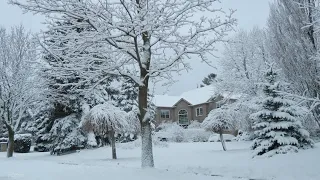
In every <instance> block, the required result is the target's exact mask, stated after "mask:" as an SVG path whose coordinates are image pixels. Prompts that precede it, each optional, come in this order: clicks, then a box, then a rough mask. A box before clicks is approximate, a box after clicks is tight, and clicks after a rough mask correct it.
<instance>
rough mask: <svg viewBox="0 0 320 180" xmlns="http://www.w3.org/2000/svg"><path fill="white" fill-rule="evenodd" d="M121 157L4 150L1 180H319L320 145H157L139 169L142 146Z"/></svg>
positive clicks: (122, 148) (107, 152)
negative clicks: (260, 154)
mask: <svg viewBox="0 0 320 180" xmlns="http://www.w3.org/2000/svg"><path fill="white" fill-rule="evenodd" d="M117 146H118V147H119V148H118V157H119V159H118V160H111V158H110V157H111V148H110V147H106V148H99V149H94V150H82V151H81V152H79V153H74V154H69V155H64V156H50V155H49V153H36V152H33V153H28V154H18V153H16V154H14V156H15V157H14V158H11V159H7V158H5V153H0V180H11V179H17V180H20V179H21V180H73V179H76V180H87V179H92V180H100V179H101V180H102V179H111V178H112V179H117V180H122V179H123V180H128V179H130V180H179V179H181V180H198V179H199V180H206V179H210V180H253V179H256V180H319V179H320V172H319V170H320V165H319V162H320V144H317V146H316V148H314V149H309V150H305V151H300V152H299V153H298V154H288V155H278V156H274V157H273V158H256V159H252V158H251V152H250V151H249V146H250V142H228V143H227V148H228V151H227V152H224V151H222V150H221V144H220V143H218V142H211V143H175V144H169V146H168V147H166V148H163V147H155V149H154V151H155V152H154V154H155V163H156V168H155V169H141V168H140V158H139V157H140V148H133V146H130V145H129V144H117Z"/></svg>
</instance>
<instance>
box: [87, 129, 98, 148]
mask: <svg viewBox="0 0 320 180" xmlns="http://www.w3.org/2000/svg"><path fill="white" fill-rule="evenodd" d="M87 138H88V141H87V147H88V148H95V147H97V146H98V143H97V140H96V136H95V135H94V133H93V132H89V133H88V134H87Z"/></svg>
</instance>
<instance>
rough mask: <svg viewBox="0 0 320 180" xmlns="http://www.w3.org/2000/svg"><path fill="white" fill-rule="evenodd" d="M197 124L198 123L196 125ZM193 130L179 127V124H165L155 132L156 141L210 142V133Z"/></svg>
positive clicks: (198, 129) (199, 129)
mask: <svg viewBox="0 0 320 180" xmlns="http://www.w3.org/2000/svg"><path fill="white" fill-rule="evenodd" d="M194 124H196V123H194ZM194 127H197V128H192V127H190V126H188V128H187V129H185V128H183V127H181V126H179V125H178V124H177V123H163V124H161V125H160V126H159V131H158V132H155V135H154V136H155V137H156V139H158V140H160V141H169V142H206V141H208V138H209V136H210V135H211V133H210V132H206V131H205V130H204V129H201V128H199V127H198V125H197V126H194Z"/></svg>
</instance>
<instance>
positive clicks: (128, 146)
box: [117, 137, 169, 149]
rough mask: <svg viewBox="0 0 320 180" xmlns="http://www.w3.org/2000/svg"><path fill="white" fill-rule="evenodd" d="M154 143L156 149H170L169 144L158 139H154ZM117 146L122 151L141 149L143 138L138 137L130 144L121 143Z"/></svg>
mask: <svg viewBox="0 0 320 180" xmlns="http://www.w3.org/2000/svg"><path fill="white" fill-rule="evenodd" d="M152 143H153V145H154V146H155V147H161V148H166V147H168V146H169V145H168V143H166V142H163V141H160V140H159V139H158V138H153V139H152ZM117 146H118V147H119V148H121V149H134V148H139V147H141V137H137V139H136V140H134V141H132V142H128V143H120V144H117Z"/></svg>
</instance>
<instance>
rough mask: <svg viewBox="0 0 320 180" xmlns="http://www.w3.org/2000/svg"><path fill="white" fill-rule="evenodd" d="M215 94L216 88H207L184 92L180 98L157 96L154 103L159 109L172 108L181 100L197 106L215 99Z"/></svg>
mask: <svg viewBox="0 0 320 180" xmlns="http://www.w3.org/2000/svg"><path fill="white" fill-rule="evenodd" d="M214 94H215V91H214V87H212V86H205V87H202V88H197V89H193V90H191V91H187V92H184V93H182V94H181V95H180V96H168V95H155V96H154V98H153V103H154V104H155V105H156V106H158V107H172V106H174V105H175V104H176V103H177V102H178V101H179V100H180V99H184V100H186V101H188V102H189V103H191V104H192V105H196V104H201V103H205V102H207V101H208V100H209V99H210V98H211V97H214Z"/></svg>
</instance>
